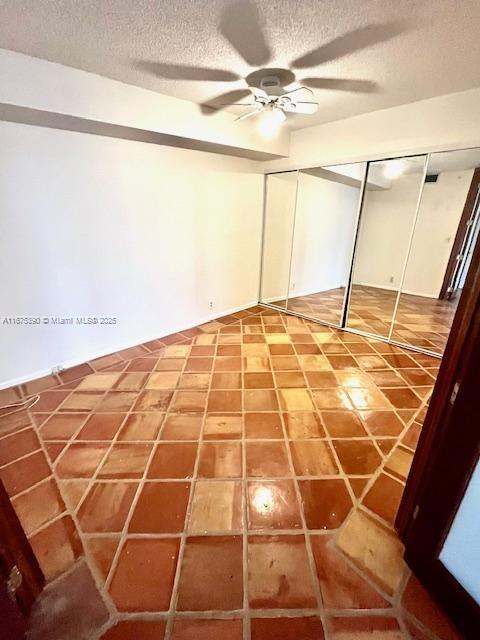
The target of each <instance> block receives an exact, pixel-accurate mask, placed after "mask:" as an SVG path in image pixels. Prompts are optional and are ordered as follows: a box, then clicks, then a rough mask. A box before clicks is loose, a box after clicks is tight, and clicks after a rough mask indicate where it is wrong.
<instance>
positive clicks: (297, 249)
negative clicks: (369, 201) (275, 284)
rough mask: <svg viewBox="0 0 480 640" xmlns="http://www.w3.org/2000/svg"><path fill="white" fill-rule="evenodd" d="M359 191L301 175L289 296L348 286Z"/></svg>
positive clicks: (318, 178)
mask: <svg viewBox="0 0 480 640" xmlns="http://www.w3.org/2000/svg"><path fill="white" fill-rule="evenodd" d="M359 195H360V189H359V188H358V187H350V186H347V185H344V184H341V183H338V182H334V181H332V180H324V179H323V178H320V177H316V176H312V175H308V174H305V173H302V172H300V174H299V185H298V195H297V207H296V216H295V235H294V243H293V254H292V273H291V280H290V296H291V297H295V296H303V295H308V294H311V293H316V292H319V291H327V290H329V289H335V288H337V287H341V286H346V284H347V282H348V276H349V272H350V265H351V256H352V248H353V239H354V234H355V227H356V218H357V213H358V199H359Z"/></svg>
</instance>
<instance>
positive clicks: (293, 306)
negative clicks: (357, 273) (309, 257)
mask: <svg viewBox="0 0 480 640" xmlns="http://www.w3.org/2000/svg"><path fill="white" fill-rule="evenodd" d="M344 295H345V288H343V287H341V288H338V289H331V290H329V291H322V292H320V293H314V294H311V295H308V296H298V297H295V298H289V299H288V303H287V307H288V310H289V311H295V312H296V313H301V314H303V315H307V316H310V317H312V318H317V319H319V320H322V321H323V322H330V323H332V324H340V321H341V315H342V305H343V299H344ZM396 298H397V292H395V291H388V290H387V289H377V288H374V287H366V286H363V285H358V284H354V285H353V287H352V294H351V299H350V312H349V317H348V326H349V327H351V328H352V329H358V330H360V331H365V332H367V333H371V334H375V335H380V336H384V337H386V336H388V334H389V331H390V325H391V322H392V317H393V313H394V310H395V303H396ZM276 304H277V303H276ZM278 304H279V305H280V306H282V304H283V305H284V304H285V302H284V301H283V302H282V301H281V302H279V303H278ZM457 304H458V297H457V298H456V299H455V300H453V301H446V300H436V299H432V298H425V297H422V296H414V295H410V294H405V293H402V294H401V296H400V302H399V305H398V309H397V315H396V320H395V324H394V330H393V334H392V339H393V340H395V341H397V342H402V343H404V344H409V345H413V346H416V347H421V348H423V349H426V350H428V351H432V352H434V353H443V351H444V349H445V345H446V342H447V339H448V334H449V333H450V327H451V326H452V321H453V316H454V315H455V311H456V310H457ZM327 353H328V352H327ZM338 353H345V352H343V351H342V352H340V351H339V352H338Z"/></svg>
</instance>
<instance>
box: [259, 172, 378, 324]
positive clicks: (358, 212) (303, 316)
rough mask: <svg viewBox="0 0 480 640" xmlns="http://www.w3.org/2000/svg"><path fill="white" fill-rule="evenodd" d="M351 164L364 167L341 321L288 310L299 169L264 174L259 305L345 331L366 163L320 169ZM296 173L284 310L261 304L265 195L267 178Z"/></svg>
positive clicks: (363, 192) (265, 219)
mask: <svg viewBox="0 0 480 640" xmlns="http://www.w3.org/2000/svg"><path fill="white" fill-rule="evenodd" d="M351 164H363V165H364V170H363V175H362V183H361V185H360V193H359V198H358V204H357V209H356V214H355V233H354V237H353V242H352V247H351V251H350V256H349V262H350V270H349V277H348V282H347V285H346V287H345V294H344V297H343V303H342V312H341V316H340V318H341V320H340V324H335V323H333V322H328V321H327V320H319V319H318V318H315V317H313V316H309V315H307V314H304V313H299V312H298V311H292V310H290V309H288V300H289V294H290V282H291V277H292V258H293V247H294V242H295V222H296V217H297V211H296V209H297V201H298V187H299V181H300V180H299V178H300V171H301V169H291V170H290V171H273V172H269V173H266V174H265V181H264V190H263V226H262V243H261V261H260V284H259V294H258V300H259V303H258V304H260V305H262V306H264V307H267V308H268V309H274V310H277V311H282V313H287V314H289V315H291V316H295V317H297V318H303V319H304V320H308V321H311V322H317V323H318V324H321V325H324V326H327V327H332V328H333V329H346V327H345V320H346V317H347V313H348V305H349V293H350V289H351V278H352V272H353V262H354V256H355V249H356V243H357V239H358V230H359V226H360V217H361V211H362V206H363V198H364V194H365V186H366V177H367V170H368V164H369V162H368V161H365V160H363V161H359V162H342V163H339V164H337V165H324V166H322V167H321V168H322V169H327V168H328V167H329V166H330V167H331V166H342V165H351ZM293 172H296V174H297V183H296V192H295V211H294V216H293V230H292V241H291V246H290V265H289V270H288V283H287V293H286V296H285V301H286V308H285V309H281V308H280V307H277V306H275V305H273V304H270V303H268V302H262V282H263V264H264V259H265V236H266V221H267V198H268V193H267V182H268V176H271V175H278V174H279V173H293ZM347 330H348V331H351V329H347Z"/></svg>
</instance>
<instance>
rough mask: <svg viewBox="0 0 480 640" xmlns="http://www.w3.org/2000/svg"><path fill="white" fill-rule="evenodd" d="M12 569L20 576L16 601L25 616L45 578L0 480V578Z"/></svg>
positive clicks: (3, 577)
mask: <svg viewBox="0 0 480 640" xmlns="http://www.w3.org/2000/svg"><path fill="white" fill-rule="evenodd" d="M13 566H17V567H18V569H19V571H20V574H21V576H22V582H21V584H20V586H19V588H18V590H17V592H16V594H15V599H16V601H17V603H18V606H19V608H20V611H21V612H22V614H23V615H24V616H25V617H27V616H28V614H29V613H30V610H31V608H32V605H33V603H34V601H35V599H36V598H37V596H38V595H39V593H40V592H41V590H42V589H43V585H44V584H45V577H44V575H43V573H42V571H41V569H40V566H39V564H38V561H37V558H36V557H35V555H34V553H33V550H32V547H31V546H30V543H29V542H28V539H27V536H26V535H25V532H24V530H23V528H22V525H21V524H20V521H19V519H18V516H17V514H16V513H15V510H14V508H13V506H12V503H11V502H10V498H9V497H8V494H7V492H6V490H5V487H4V486H3V483H2V481H1V480H0V570H1V571H0V578H1V579H5V577H7V576H8V573H9V572H10V570H11V568H12V567H13Z"/></svg>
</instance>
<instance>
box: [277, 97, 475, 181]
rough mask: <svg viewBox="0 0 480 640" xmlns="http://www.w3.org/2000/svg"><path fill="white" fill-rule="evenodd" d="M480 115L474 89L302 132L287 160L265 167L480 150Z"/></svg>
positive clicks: (295, 135)
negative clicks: (420, 153) (446, 151)
mask: <svg viewBox="0 0 480 640" xmlns="http://www.w3.org/2000/svg"><path fill="white" fill-rule="evenodd" d="M346 99H347V98H346ZM320 108H321V107H320ZM479 111H480V89H470V90H469V91H461V92H458V93H451V94H448V95H444V96H438V97H437V98H430V99H428V100H420V101H418V102H412V103H410V104H405V105H401V106H399V107H392V108H390V109H382V110H380V111H373V112H371V113H365V114H363V115H360V116H356V117H354V118H347V119H345V120H337V121H335V122H329V123H326V124H322V125H317V126H314V127H308V128H306V129H299V130H298V131H293V132H292V135H291V137H290V153H289V155H288V158H285V159H281V160H272V161H270V162H266V163H264V171H265V172H266V173H268V172H270V171H283V170H285V169H301V168H306V167H319V166H326V165H330V164H336V163H345V162H358V161H361V160H372V159H377V158H385V157H394V156H401V155H412V154H415V153H418V152H423V151H443V150H449V149H465V148H469V147H478V146H480V118H479V117H478V114H479Z"/></svg>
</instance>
